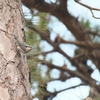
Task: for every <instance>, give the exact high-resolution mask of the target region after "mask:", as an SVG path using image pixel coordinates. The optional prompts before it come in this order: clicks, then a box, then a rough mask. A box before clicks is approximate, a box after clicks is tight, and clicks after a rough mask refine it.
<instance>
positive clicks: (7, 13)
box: [0, 0, 31, 100]
mask: <svg viewBox="0 0 100 100" xmlns="http://www.w3.org/2000/svg"><path fill="white" fill-rule="evenodd" d="M21 6H22V5H21V0H1V1H0V100H31V93H30V82H29V68H28V65H27V59H26V54H24V53H22V52H20V51H18V50H17V48H16V42H17V41H16V39H15V37H14V35H15V36H16V37H17V38H19V39H20V40H21V41H23V40H24V39H23V38H25V37H24V36H25V35H24V31H23V27H24V25H23V23H24V21H23V13H22V8H21Z"/></svg>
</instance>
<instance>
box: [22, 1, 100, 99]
mask: <svg viewBox="0 0 100 100" xmlns="http://www.w3.org/2000/svg"><path fill="white" fill-rule="evenodd" d="M33 1H34V4H35V5H34V6H33V7H31V8H30V5H28V6H27V5H26V4H24V3H23V5H22V8H23V12H24V18H25V25H26V26H25V35H26V42H27V43H28V44H29V45H31V46H32V47H33V50H32V51H31V52H30V53H29V54H27V59H28V64H29V67H30V71H31V74H30V75H31V77H30V81H31V84H32V89H31V92H32V96H33V100H73V99H74V100H83V99H85V98H87V97H92V98H93V99H94V100H98V99H100V96H99V94H100V73H99V70H100V38H99V37H100V27H99V26H100V19H99V18H98V19H96V18H93V17H92V14H91V11H90V10H89V9H87V8H86V7H83V6H82V5H80V4H78V3H76V2H75V1H74V0H37V1H38V2H36V1H35V0H33ZM29 2H30V0H29ZM41 2H42V3H41ZM79 2H82V3H84V4H86V5H89V6H91V7H94V8H98V9H99V8H100V1H99V0H88V1H87V0H81V1H79ZM26 6H27V7H26ZM93 13H94V15H95V16H97V17H100V11H93Z"/></svg>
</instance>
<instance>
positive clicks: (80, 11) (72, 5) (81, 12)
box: [23, 0, 100, 100]
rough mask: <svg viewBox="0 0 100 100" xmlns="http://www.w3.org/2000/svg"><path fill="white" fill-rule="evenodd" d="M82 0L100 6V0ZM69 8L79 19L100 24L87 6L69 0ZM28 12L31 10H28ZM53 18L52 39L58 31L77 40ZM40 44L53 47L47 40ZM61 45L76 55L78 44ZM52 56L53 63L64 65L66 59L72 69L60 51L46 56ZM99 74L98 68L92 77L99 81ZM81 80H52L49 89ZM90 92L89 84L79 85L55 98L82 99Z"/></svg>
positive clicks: (56, 88)
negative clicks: (85, 85)
mask: <svg viewBox="0 0 100 100" xmlns="http://www.w3.org/2000/svg"><path fill="white" fill-rule="evenodd" d="M46 1H49V0H46ZM51 1H54V0H51ZM81 1H82V2H83V3H85V4H88V5H90V6H92V7H96V8H100V0H81ZM68 9H69V12H70V13H71V14H72V15H73V16H75V17H79V19H81V18H85V20H87V19H89V20H90V22H91V26H94V25H100V19H94V18H93V17H92V14H91V13H90V11H89V10H88V9H87V8H85V7H82V6H81V5H79V4H77V3H76V2H74V0H68ZM23 10H24V12H26V8H24V9H23ZM27 12H29V11H28V10H27ZM94 14H95V16H98V17H99V16H100V12H94ZM51 20H52V21H53V23H52V21H51V23H50V24H49V27H51V28H52V30H53V31H52V33H51V39H52V40H54V39H55V37H56V35H57V34H58V33H59V34H60V36H61V37H64V39H66V40H75V39H74V37H73V36H72V34H71V33H70V31H68V30H67V29H66V27H65V26H64V25H63V23H61V22H59V20H57V19H56V18H55V17H52V18H51ZM52 26H53V27H52ZM56 26H57V27H56ZM40 46H41V47H44V49H43V50H44V51H49V50H51V49H52V47H51V46H50V45H49V44H48V43H47V42H45V41H42V42H41V45H40ZM60 46H61V48H62V49H63V50H64V51H65V52H66V53H67V54H68V55H69V56H71V57H72V56H73V55H74V50H75V48H76V46H73V45H67V46H65V45H60ZM50 58H52V59H53V64H56V65H59V66H62V65H63V64H64V61H65V62H66V63H67V66H68V68H71V69H72V66H71V64H70V63H69V61H68V60H67V59H66V58H64V57H63V56H62V55H60V54H59V53H53V54H49V55H48V56H47V57H46V60H49V59H50ZM88 64H89V65H91V66H92V67H93V68H95V66H94V65H93V64H92V62H91V61H88ZM73 70H74V69H73ZM51 76H52V77H54V78H57V77H58V76H59V71H58V70H55V69H54V70H53V71H52V74H51ZM99 76H100V75H99V72H98V70H95V71H94V74H92V77H93V78H95V79H97V80H98V81H100V78H99ZM80 82H81V81H80V79H78V78H73V79H71V80H67V81H66V82H60V81H55V82H50V83H49V84H48V87H47V89H48V90H49V91H51V92H54V91H55V90H60V89H64V88H67V87H70V86H73V85H77V84H79V83H80ZM73 83H74V84H73ZM88 93H89V87H88V86H87V87H80V88H79V87H78V88H76V89H71V90H68V91H64V92H63V93H59V94H58V95H57V96H56V97H55V98H54V99H53V100H73V99H74V100H81V99H83V98H85V97H87V96H88Z"/></svg>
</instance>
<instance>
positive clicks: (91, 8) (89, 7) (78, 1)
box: [74, 0, 100, 19]
mask: <svg viewBox="0 0 100 100" xmlns="http://www.w3.org/2000/svg"><path fill="white" fill-rule="evenodd" d="M74 1H75V2H77V3H78V4H80V5H82V6H84V7H86V8H88V9H89V10H90V11H91V13H92V17H94V18H96V19H100V17H96V16H95V15H94V13H93V11H92V10H96V11H100V9H98V8H93V7H91V6H88V5H86V4H84V3H81V2H80V0H74Z"/></svg>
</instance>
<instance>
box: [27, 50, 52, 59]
mask: <svg viewBox="0 0 100 100" xmlns="http://www.w3.org/2000/svg"><path fill="white" fill-rule="evenodd" d="M53 51H54V50H51V51H47V52H38V53H35V54H31V55H27V58H28V59H34V56H38V55H46V54H48V53H51V52H53Z"/></svg>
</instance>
